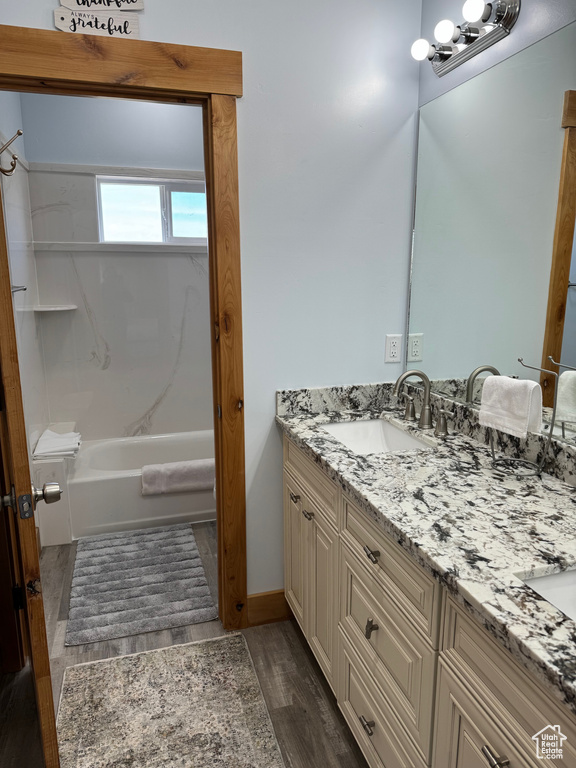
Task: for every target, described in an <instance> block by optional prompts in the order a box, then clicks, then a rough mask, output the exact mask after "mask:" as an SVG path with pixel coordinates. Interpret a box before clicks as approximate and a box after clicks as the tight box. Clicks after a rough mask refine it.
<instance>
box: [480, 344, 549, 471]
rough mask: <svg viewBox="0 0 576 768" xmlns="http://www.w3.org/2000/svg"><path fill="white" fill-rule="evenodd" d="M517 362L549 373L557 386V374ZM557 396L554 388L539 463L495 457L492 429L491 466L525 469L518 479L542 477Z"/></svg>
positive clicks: (519, 359)
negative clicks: (547, 432)
mask: <svg viewBox="0 0 576 768" xmlns="http://www.w3.org/2000/svg"><path fill="white" fill-rule="evenodd" d="M518 362H519V363H520V365H522V366H524V368H530V369H531V370H532V371H540V372H541V373H551V374H552V376H555V377H556V384H558V374H557V373H556V372H555V371H549V370H548V369H547V368H536V367H535V366H533V365H526V363H525V362H524V358H522V357H519V358H518ZM557 396H558V386H555V387H554V407H553V408H552V419H551V421H550V432H549V434H548V437H547V439H546V444H545V445H544V450H543V452H542V458H541V459H540V461H538V462H536V461H529V460H528V459H516V458H512V457H508V456H500V457H498V458H497V457H496V451H495V448H494V431H495V430H494V429H492V428H491V429H490V452H491V453H492V466H493V467H495V468H498V467H506V468H507V469H513V468H514V467H517V466H519V467H525V468H527V469H529V470H531V471H530V472H525V473H522V474H520V473H518V472H517V473H516V476H517V477H519V478H524V477H542V472H543V471H544V464H545V463H546V457H547V456H548V449H549V448H550V443H551V442H552V435H553V434H554V424H555V422H556V404H557Z"/></svg>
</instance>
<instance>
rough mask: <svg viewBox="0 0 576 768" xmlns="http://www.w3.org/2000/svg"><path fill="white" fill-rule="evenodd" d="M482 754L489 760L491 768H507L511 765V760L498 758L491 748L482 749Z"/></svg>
mask: <svg viewBox="0 0 576 768" xmlns="http://www.w3.org/2000/svg"><path fill="white" fill-rule="evenodd" d="M482 754H483V755H484V757H485V758H487V760H488V765H489V766H490V768H507V766H509V765H510V760H508V758H507V757H504V756H502V757H496V755H495V754H494V752H492V750H491V749H490V747H486V746H484V747H482Z"/></svg>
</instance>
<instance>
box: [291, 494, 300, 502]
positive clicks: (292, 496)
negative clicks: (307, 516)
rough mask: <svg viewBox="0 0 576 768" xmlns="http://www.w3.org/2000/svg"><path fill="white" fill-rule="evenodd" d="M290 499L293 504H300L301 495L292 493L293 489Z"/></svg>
mask: <svg viewBox="0 0 576 768" xmlns="http://www.w3.org/2000/svg"><path fill="white" fill-rule="evenodd" d="M290 501H291V502H292V503H293V504H298V502H299V501H300V496H298V495H297V494H295V493H292V491H290Z"/></svg>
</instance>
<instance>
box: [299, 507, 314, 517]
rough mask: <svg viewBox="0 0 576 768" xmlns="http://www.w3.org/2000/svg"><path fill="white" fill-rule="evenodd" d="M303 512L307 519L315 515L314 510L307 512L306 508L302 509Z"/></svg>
mask: <svg viewBox="0 0 576 768" xmlns="http://www.w3.org/2000/svg"><path fill="white" fill-rule="evenodd" d="M302 514H303V515H304V517H305V518H306V520H312V518H313V517H314V512H307V511H306V510H305V509H303V510H302Z"/></svg>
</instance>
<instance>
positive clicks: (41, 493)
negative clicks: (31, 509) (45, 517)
mask: <svg viewBox="0 0 576 768" xmlns="http://www.w3.org/2000/svg"><path fill="white" fill-rule="evenodd" d="M32 493H33V495H34V503H35V504H38V502H39V501H45V502H46V504H54V502H55V501H60V499H61V498H62V490H61V488H60V486H59V485H58V483H44V485H43V486H42V488H36V487H35V486H32Z"/></svg>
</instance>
